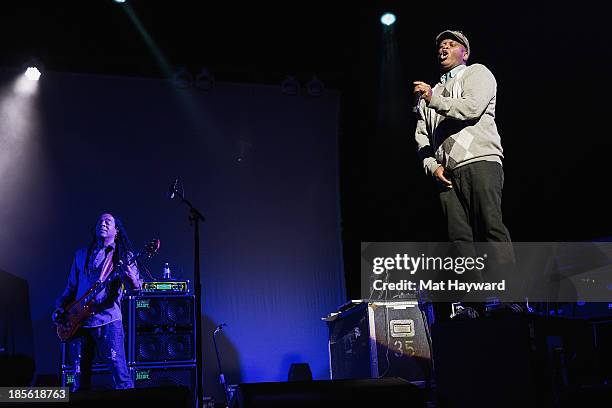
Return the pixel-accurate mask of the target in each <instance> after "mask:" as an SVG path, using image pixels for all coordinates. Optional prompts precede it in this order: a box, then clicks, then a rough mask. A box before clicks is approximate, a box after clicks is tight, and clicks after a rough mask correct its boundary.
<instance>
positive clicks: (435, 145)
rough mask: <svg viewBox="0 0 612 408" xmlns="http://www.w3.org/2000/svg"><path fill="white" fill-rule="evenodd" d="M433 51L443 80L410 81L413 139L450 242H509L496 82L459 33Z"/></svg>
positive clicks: (448, 34) (508, 252) (506, 256)
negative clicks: (474, 59)
mask: <svg viewBox="0 0 612 408" xmlns="http://www.w3.org/2000/svg"><path fill="white" fill-rule="evenodd" d="M435 45H436V49H437V53H436V56H437V58H438V62H439V66H440V70H441V72H442V76H441V77H440V82H438V83H437V84H436V85H435V86H434V87H433V88H432V87H431V86H430V85H428V84H426V83H425V82H420V81H416V82H414V93H415V94H416V95H420V102H419V104H418V107H417V108H418V112H417V113H418V116H419V119H418V121H417V126H416V132H415V139H416V142H417V146H418V153H419V157H420V159H421V160H422V162H423V166H424V169H425V172H426V173H427V174H429V175H431V176H432V177H433V180H434V182H435V183H436V184H437V185H438V187H439V191H440V201H441V204H442V210H443V213H444V215H445V217H446V221H447V232H448V239H449V241H450V242H451V243H455V244H461V243H472V242H510V234H509V232H508V229H507V228H506V227H505V226H504V223H503V222H502V211H501V199H502V188H503V183H504V172H503V169H502V159H503V157H504V156H503V150H502V146H501V140H500V136H499V133H498V132H497V127H496V125H495V102H496V91H497V83H496V81H495V77H494V76H493V74H492V73H491V71H489V69H488V68H487V67H485V66H484V65H481V64H471V65H469V66H468V65H467V61H468V58H469V57H470V43H469V41H468V39H467V37H466V36H465V35H464V34H463V33H462V32H461V31H455V30H446V31H443V32H441V33H440V34H438V35H437V36H436V40H435ZM499 248H500V250H501V253H498V254H497V256H498V261H499V262H501V263H513V262H514V254H513V251H512V247H511V245H502V246H501V247H499ZM471 312H472V311H470V313H471ZM471 317H473V316H471Z"/></svg>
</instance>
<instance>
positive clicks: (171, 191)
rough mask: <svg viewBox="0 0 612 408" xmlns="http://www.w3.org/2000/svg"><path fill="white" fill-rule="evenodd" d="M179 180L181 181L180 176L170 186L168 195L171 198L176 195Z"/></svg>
mask: <svg viewBox="0 0 612 408" xmlns="http://www.w3.org/2000/svg"><path fill="white" fill-rule="evenodd" d="M178 181H179V179H178V178H176V179H174V182H173V183H172V184H170V187H168V194H167V196H168V198H169V199H173V198H174V196H175V195H176V186H177V184H178Z"/></svg>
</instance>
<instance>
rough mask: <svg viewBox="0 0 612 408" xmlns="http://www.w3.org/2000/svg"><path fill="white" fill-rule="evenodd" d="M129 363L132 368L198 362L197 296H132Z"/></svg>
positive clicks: (130, 301) (130, 299)
mask: <svg viewBox="0 0 612 408" xmlns="http://www.w3.org/2000/svg"><path fill="white" fill-rule="evenodd" d="M128 302H129V311H130V313H129V315H130V319H129V321H130V322H129V326H130V327H129V332H130V338H131V339H132V341H131V342H130V344H129V350H128V361H129V363H130V364H131V365H137V364H142V363H150V364H156V363H158V364H162V363H164V364H165V363H171V364H193V363H195V360H196V359H195V330H194V328H195V301H194V296H193V295H183V294H177V295H164V296H160V295H154V294H146V295H138V296H130V297H129V300H128Z"/></svg>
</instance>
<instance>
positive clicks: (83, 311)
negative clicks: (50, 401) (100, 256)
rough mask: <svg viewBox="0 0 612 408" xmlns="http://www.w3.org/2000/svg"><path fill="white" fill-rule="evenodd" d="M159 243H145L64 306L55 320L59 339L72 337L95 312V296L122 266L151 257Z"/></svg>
mask: <svg viewBox="0 0 612 408" xmlns="http://www.w3.org/2000/svg"><path fill="white" fill-rule="evenodd" d="M159 245H160V242H159V240H158V239H154V240H152V241H150V242H149V243H148V244H147V245H145V247H144V248H143V250H142V251H141V252H138V253H136V254H134V255H132V257H131V258H130V259H129V260H128V261H127V263H124V262H123V261H119V263H118V265H116V266H115V267H114V268H113V270H112V271H111V273H110V274H109V275H108V277H107V278H106V279H104V281H100V280H98V281H96V283H94V284H93V286H92V287H91V288H89V290H87V292H85V294H83V296H81V297H80V298H79V299H77V300H75V301H74V302H72V303H70V304H69V305H67V306H66V307H65V308H64V312H63V313H61V314H60V315H59V316H58V317H57V318H56V320H55V325H56V326H57V337H59V339H60V340H61V341H67V340H69V339H70V338H72V336H74V334H75V333H76V332H77V330H78V329H79V328H80V327H81V326H82V325H83V322H84V321H85V319H87V318H88V317H90V316H92V315H94V314H95V312H94V310H93V302H94V299H95V298H96V296H97V295H98V294H99V293H100V292H102V290H104V289H106V288H107V287H108V286H109V284H110V283H111V282H112V281H113V280H114V279H116V278H118V277H119V274H120V273H123V270H124V268H127V267H128V266H130V265H132V264H133V263H134V262H136V260H137V259H138V258H142V257H147V258H151V257H153V256H154V255H155V254H156V253H157V251H159Z"/></svg>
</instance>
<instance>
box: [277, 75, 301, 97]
mask: <svg viewBox="0 0 612 408" xmlns="http://www.w3.org/2000/svg"><path fill="white" fill-rule="evenodd" d="M299 91H300V83H299V82H298V81H297V79H295V77H294V76H292V75H287V77H285V79H284V80H283V82H281V92H282V93H283V94H285V95H297V94H298V92H299Z"/></svg>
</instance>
